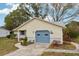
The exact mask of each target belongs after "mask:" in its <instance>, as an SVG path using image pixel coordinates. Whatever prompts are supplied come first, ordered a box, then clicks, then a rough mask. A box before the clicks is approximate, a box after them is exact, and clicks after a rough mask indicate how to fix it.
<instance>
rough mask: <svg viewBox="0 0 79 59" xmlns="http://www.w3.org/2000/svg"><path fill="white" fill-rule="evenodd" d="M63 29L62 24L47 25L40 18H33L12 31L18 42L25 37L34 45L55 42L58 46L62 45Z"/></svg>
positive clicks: (46, 22)
mask: <svg viewBox="0 0 79 59" xmlns="http://www.w3.org/2000/svg"><path fill="white" fill-rule="evenodd" d="M63 28H65V25H63V24H60V23H56V22H53V23H49V22H48V21H45V20H43V19H41V18H33V19H31V20H28V21H26V22H24V23H23V24H21V25H20V26H19V27H17V28H15V29H13V31H14V33H16V34H17V38H18V41H20V38H24V37H27V38H28V41H34V42H35V43H51V42H53V41H54V40H56V41H58V42H59V44H62V43H63Z"/></svg>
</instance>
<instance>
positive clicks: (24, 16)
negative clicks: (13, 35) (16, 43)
mask: <svg viewBox="0 0 79 59" xmlns="http://www.w3.org/2000/svg"><path fill="white" fill-rule="evenodd" d="M28 6H29V7H28ZM47 6H48V4H39V3H38V4H36V3H35V4H32V3H31V4H29V3H21V4H20V5H19V7H17V9H16V10H14V11H13V12H10V13H9V14H8V15H7V16H6V17H5V26H6V28H7V29H9V30H12V29H14V28H16V27H18V26H19V25H21V24H22V23H23V22H25V21H27V20H29V19H30V18H33V17H40V16H41V17H42V18H45V16H46V15H47V10H48V7H47Z"/></svg>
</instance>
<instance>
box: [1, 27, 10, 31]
mask: <svg viewBox="0 0 79 59" xmlns="http://www.w3.org/2000/svg"><path fill="white" fill-rule="evenodd" d="M0 30H5V31H9V30H8V29H6V28H4V27H0Z"/></svg>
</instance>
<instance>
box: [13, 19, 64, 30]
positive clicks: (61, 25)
mask: <svg viewBox="0 0 79 59" xmlns="http://www.w3.org/2000/svg"><path fill="white" fill-rule="evenodd" d="M33 20H39V21H42V22H45V23H48V24H51V25H56V26H59V27H63V28H64V27H65V25H63V24H59V23H56V22H53V23H50V22H48V21H45V20H43V19H41V18H33V19H31V20H28V21H26V22H24V23H23V24H21V25H20V26H18V27H17V28H15V29H13V31H15V30H17V29H19V28H21V27H22V26H24V25H25V24H27V23H29V22H31V21H33Z"/></svg>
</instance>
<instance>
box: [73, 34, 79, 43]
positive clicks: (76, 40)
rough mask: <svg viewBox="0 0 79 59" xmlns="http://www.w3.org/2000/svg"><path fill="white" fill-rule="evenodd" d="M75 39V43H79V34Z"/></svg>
mask: <svg viewBox="0 0 79 59" xmlns="http://www.w3.org/2000/svg"><path fill="white" fill-rule="evenodd" d="M73 41H74V42H75V43H78V44H79V36H78V37H77V38H75V39H73Z"/></svg>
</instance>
